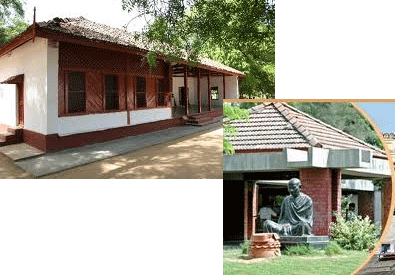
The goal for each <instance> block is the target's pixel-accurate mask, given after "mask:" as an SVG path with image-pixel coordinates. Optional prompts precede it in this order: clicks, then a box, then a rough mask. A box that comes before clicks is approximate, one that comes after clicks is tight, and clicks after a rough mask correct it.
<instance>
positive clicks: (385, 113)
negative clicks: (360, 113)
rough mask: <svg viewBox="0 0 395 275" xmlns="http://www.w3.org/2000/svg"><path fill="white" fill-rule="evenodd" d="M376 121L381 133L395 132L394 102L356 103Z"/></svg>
mask: <svg viewBox="0 0 395 275" xmlns="http://www.w3.org/2000/svg"><path fill="white" fill-rule="evenodd" d="M357 105H358V106H359V107H361V109H362V110H364V111H365V112H366V113H367V114H368V115H369V116H370V117H371V118H372V119H373V121H374V122H375V123H376V125H377V126H378V127H379V129H380V130H381V132H382V133H390V132H395V102H360V103H357Z"/></svg>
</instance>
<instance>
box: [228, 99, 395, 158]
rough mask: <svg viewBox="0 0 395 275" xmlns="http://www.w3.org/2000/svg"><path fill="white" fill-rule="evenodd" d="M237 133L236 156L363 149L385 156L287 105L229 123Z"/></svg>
mask: <svg viewBox="0 0 395 275" xmlns="http://www.w3.org/2000/svg"><path fill="white" fill-rule="evenodd" d="M229 123H230V124H231V125H233V126H234V127H235V128H236V129H237V130H238V134H237V135H236V136H229V137H228V138H229V140H230V142H231V143H232V145H233V147H234V148H235V150H236V152H237V151H240V150H249V151H254V150H256V151H259V150H267V149H282V148H284V147H286V148H308V147H321V148H331V149H350V148H361V149H365V150H371V151H373V155H374V156H378V157H385V158H386V157H387V156H386V154H385V152H384V151H383V150H381V149H379V148H377V147H374V146H372V145H370V144H368V143H366V142H364V141H362V140H360V139H358V138H356V137H353V136H351V135H349V134H347V133H344V132H343V131H341V130H339V129H336V128H335V127H333V126H330V125H328V124H326V123H324V122H322V121H321V120H318V119H316V118H314V117H312V116H310V115H308V114H306V113H303V112H301V111H299V110H298V109H296V108H294V107H291V106H289V105H288V104H285V103H280V102H276V103H272V102H270V103H264V104H262V105H258V106H256V107H254V108H252V109H250V118H249V120H235V121H230V122H229Z"/></svg>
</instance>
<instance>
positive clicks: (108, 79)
mask: <svg viewBox="0 0 395 275" xmlns="http://www.w3.org/2000/svg"><path fill="white" fill-rule="evenodd" d="M104 81H105V89H106V90H105V94H106V110H118V109H119V87H118V77H117V76H116V75H106V76H105V78H104Z"/></svg>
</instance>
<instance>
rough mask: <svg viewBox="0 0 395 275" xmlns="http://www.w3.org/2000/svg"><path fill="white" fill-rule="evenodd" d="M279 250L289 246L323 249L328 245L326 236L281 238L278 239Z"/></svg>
mask: <svg viewBox="0 0 395 275" xmlns="http://www.w3.org/2000/svg"><path fill="white" fill-rule="evenodd" d="M280 243H281V249H284V248H285V247H287V246H291V245H303V244H308V245H310V246H311V247H313V248H318V249H321V248H325V247H326V246H327V245H328V243H329V237H328V236H313V235H306V236H281V237H280Z"/></svg>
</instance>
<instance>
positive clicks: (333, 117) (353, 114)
mask: <svg viewBox="0 0 395 275" xmlns="http://www.w3.org/2000/svg"><path fill="white" fill-rule="evenodd" d="M289 105H291V106H294V107H295V108H297V109H299V110H301V111H302V112H305V113H307V114H309V115H311V116H313V117H315V118H317V119H319V120H322V121H323V122H325V123H327V124H329V125H331V126H333V127H336V128H337V129H340V130H342V131H343V132H345V133H347V134H350V135H352V136H354V137H357V138H359V139H361V140H363V141H365V142H366V143H369V144H371V145H374V146H376V147H378V148H381V149H383V148H384V147H383V144H382V142H381V141H380V138H379V137H378V136H377V135H376V133H375V132H374V129H373V127H372V125H371V124H370V123H369V122H368V120H367V119H366V118H365V117H364V116H363V115H362V114H360V113H359V112H358V111H357V110H356V109H355V108H354V107H353V106H352V104H351V103H340V102H339V103H334V102H290V103H289Z"/></svg>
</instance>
